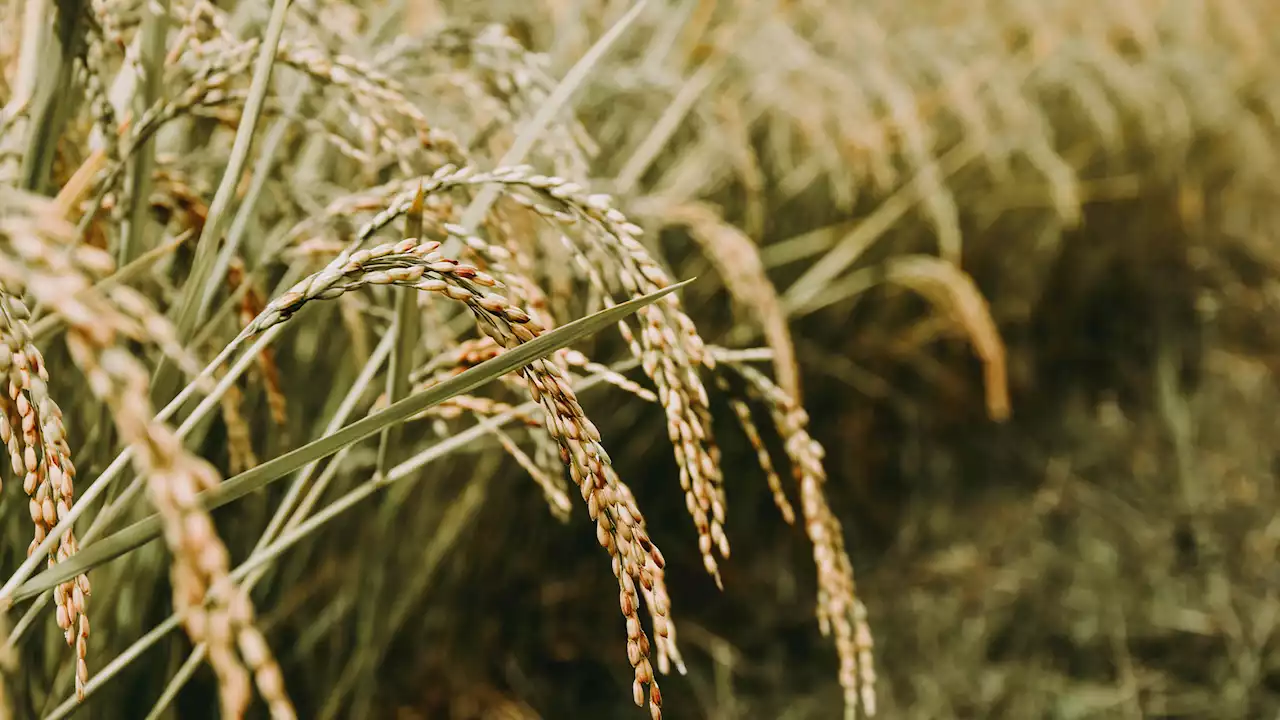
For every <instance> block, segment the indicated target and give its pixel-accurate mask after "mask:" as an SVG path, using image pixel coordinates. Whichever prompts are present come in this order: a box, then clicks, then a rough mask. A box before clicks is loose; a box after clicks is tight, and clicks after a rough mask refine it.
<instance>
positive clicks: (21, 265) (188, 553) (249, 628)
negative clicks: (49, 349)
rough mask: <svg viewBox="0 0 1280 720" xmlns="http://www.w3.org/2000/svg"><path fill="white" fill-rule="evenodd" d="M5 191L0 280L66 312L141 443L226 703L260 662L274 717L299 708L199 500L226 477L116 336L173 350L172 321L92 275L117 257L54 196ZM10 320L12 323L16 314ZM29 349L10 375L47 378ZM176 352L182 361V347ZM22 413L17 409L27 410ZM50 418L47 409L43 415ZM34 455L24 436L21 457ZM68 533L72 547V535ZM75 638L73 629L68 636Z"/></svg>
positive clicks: (88, 361) (198, 632)
mask: <svg viewBox="0 0 1280 720" xmlns="http://www.w3.org/2000/svg"><path fill="white" fill-rule="evenodd" d="M4 201H5V202H6V204H8V205H10V206H11V207H6V208H5V210H6V212H5V213H3V214H2V215H0V287H4V288H5V289H6V290H8V291H9V294H10V295H11V296H16V293H17V292H19V291H22V290H25V291H27V292H29V293H30V294H31V296H32V297H33V298H35V299H36V300H38V301H39V302H41V303H43V304H45V305H46V306H48V307H50V308H51V309H52V310H54V311H55V312H57V313H58V314H59V315H61V316H62V318H63V319H64V321H65V322H66V325H67V346H68V349H69V350H70V354H71V358H72V360H73V361H74V362H75V364H76V365H77V366H78V367H79V368H80V370H81V372H82V373H83V374H84V376H85V379H86V381H87V385H88V389H89V391H90V392H91V393H92V394H93V395H94V396H95V397H97V398H99V399H101V400H103V401H104V402H105V403H106V405H107V406H108V407H109V408H110V410H111V413H112V417H113V419H114V421H115V424H116V428H117V429H118V431H119V432H120V436H121V437H122V439H123V440H124V441H125V442H126V443H127V444H128V445H129V447H130V448H131V449H132V450H133V460H134V464H135V466H136V467H137V469H138V472H139V474H140V475H141V476H142V477H144V478H145V479H146V481H147V490H148V495H149V497H150V498H151V501H152V503H153V504H154V505H155V507H156V509H157V511H158V512H159V515H160V518H161V520H162V522H163V526H164V537H165V540H166V542H167V543H168V545H169V548H170V551H171V553H172V556H173V566H172V571H171V575H172V581H173V592H174V604H175V606H176V607H177V608H179V609H181V610H182V611H184V613H185V615H184V624H185V627H186V629H187V632H188V634H189V635H190V636H191V637H192V639H193V640H195V641H197V642H206V643H208V647H209V659H210V663H211V664H212V665H213V668H214V670H215V672H216V673H217V674H218V676H219V681H220V682H219V686H220V693H221V703H222V709H223V713H224V715H226V716H228V717H242V716H243V714H244V712H245V710H246V708H247V707H248V704H249V701H250V698H251V690H250V683H251V680H250V676H251V674H252V677H253V679H254V680H256V682H257V685H258V689H259V692H261V694H262V696H263V698H264V699H265V700H266V702H267V704H268V706H269V707H270V708H271V712H272V715H273V717H277V718H292V717H296V714H295V713H294V711H293V706H292V703H291V702H290V700H289V698H288V696H287V695H286V693H285V690H284V683H283V679H282V676H281V674H280V668H279V666H278V665H277V664H276V662H275V659H274V658H273V657H272V654H271V651H270V649H269V648H268V647H267V644H266V641H265V639H264V638H263V636H262V634H261V632H260V631H259V630H258V629H257V627H256V626H255V625H254V623H253V608H252V606H251V604H250V602H249V599H248V596H247V595H246V594H245V593H244V591H243V589H242V588H240V587H239V586H238V585H236V584H235V583H234V582H233V581H232V580H231V577H230V575H229V569H228V565H229V557H228V554H227V550H226V547H225V546H224V545H223V544H222V541H221V539H220V538H218V535H217V532H216V529H215V528H214V525H213V521H212V519H210V517H209V515H208V513H207V511H205V510H204V508H203V507H202V506H201V505H200V503H199V501H198V500H197V495H198V493H200V492H201V491H203V490H207V489H210V488H213V487H215V486H217V485H218V483H219V482H220V481H221V479H220V478H219V476H218V474H217V471H216V470H214V468H213V467H212V466H211V465H209V464H208V463H206V462H204V461H203V460H200V459H199V458H197V457H195V456H194V455H192V454H191V453H190V452H189V451H187V450H186V448H184V447H183V445H182V442H181V441H180V439H179V438H178V436H177V435H176V434H175V433H174V432H173V431H172V430H171V429H170V428H169V427H167V426H166V425H164V424H163V423H160V422H157V421H155V420H154V412H153V411H152V409H151V404H150V397H149V373H148V372H147V370H146V368H145V366H143V365H142V363H141V362H139V360H138V359H137V358H136V357H134V356H133V354H132V353H130V352H129V351H128V350H126V349H125V348H124V347H122V346H121V344H120V342H119V341H120V339H121V338H123V337H135V338H139V339H143V338H145V339H148V340H150V341H151V342H154V343H157V344H159V345H160V346H161V347H162V348H168V349H169V353H170V354H171V355H173V354H177V355H179V356H180V355H181V349H180V348H176V345H177V343H176V341H175V340H174V337H173V332H172V328H171V327H170V326H168V324H167V323H166V322H165V321H164V320H163V318H162V317H161V316H159V315H158V314H157V313H156V312H155V311H154V310H153V309H151V308H150V307H149V305H148V304H147V303H146V301H145V300H144V299H143V298H142V297H141V296H140V295H138V294H137V293H135V292H133V291H131V290H128V289H127V288H123V287H117V288H114V289H112V290H110V291H108V292H107V293H106V294H104V293H102V292H99V291H98V290H97V289H95V288H94V287H93V286H92V284H91V278H94V277H99V276H101V275H102V274H104V273H105V272H106V271H107V270H109V269H110V268H111V260H110V258H109V257H108V256H107V255H106V254H105V253H104V252H102V251H100V250H97V249H95V248H92V247H89V246H85V245H77V246H72V245H70V244H69V239H70V238H71V237H72V229H71V228H70V227H69V226H67V225H66V224H65V222H63V221H61V219H59V218H57V217H56V215H55V214H54V213H53V212H51V210H52V207H53V206H51V205H49V204H47V203H42V202H41V201H39V200H36V199H34V198H28V197H25V196H24V197H19V198H16V199H13V198H6V199H4ZM16 308H17V305H16V303H15V302H13V301H11V298H9V299H7V302H6V310H7V313H6V314H7V315H8V316H9V317H20V316H21V313H20V312H18V311H16V310H15V309H16ZM20 319H24V320H25V318H24V317H20ZM9 327H10V329H12V327H13V324H12V323H11V324H10V325H9ZM25 355H26V359H25V360H24V361H18V360H15V361H14V362H13V365H12V366H11V368H10V379H11V382H12V379H13V377H14V371H15V368H17V372H18V375H19V377H21V376H22V372H23V369H22V368H23V367H24V365H25V371H26V373H27V375H28V376H29V378H30V379H31V380H34V379H37V378H39V379H41V380H43V379H46V378H47V374H46V375H44V376H43V377H42V376H41V369H42V367H43V364H42V363H39V362H38V361H37V362H36V363H34V364H33V363H32V360H33V358H32V356H31V353H30V352H27V353H25ZM178 359H179V361H180V362H181V361H182V358H181V357H179V358H178ZM32 371H34V373H35V374H34V375H31V373H32ZM33 387H36V388H38V387H39V385H37V384H36V383H34V382H28V384H27V386H26V388H25V389H26V391H27V392H26V395H25V397H27V398H28V400H30V392H31V388H33ZM36 400H37V404H36V407H37V409H40V410H43V409H44V406H41V405H40V403H39V400H40V398H39V397H38V392H37V397H36ZM48 407H50V408H52V405H49V406H48ZM18 415H19V417H21V412H19V413H18ZM54 416H56V413H54V412H52V410H50V411H49V412H47V413H46V415H45V417H46V418H47V419H52V418H53V417H54ZM50 426H51V423H49V422H47V421H46V423H45V427H50ZM42 431H43V428H42ZM25 432H26V431H25V428H24V433H25ZM45 432H46V435H47V437H45V439H44V445H45V447H46V448H52V449H53V451H54V452H53V453H50V455H51V456H53V455H55V454H56V452H57V451H58V449H59V446H58V443H57V442H53V441H51V439H50V438H59V441H60V440H61V438H64V437H65V433H63V434H58V432H57V431H56V430H50V431H45ZM16 434H17V433H14V435H16ZM33 452H34V451H33ZM28 455H29V453H27V452H26V448H24V458H23V460H24V469H25V466H26V465H27V464H28V463H26V459H27V456H28ZM31 457H32V459H33V460H34V461H36V462H33V463H31V464H34V465H35V466H36V467H37V468H38V467H39V462H38V457H36V456H31ZM50 459H51V462H50V465H47V466H46V467H52V466H53V465H57V466H58V467H59V469H60V470H61V469H62V463H63V462H66V460H65V459H64V458H62V457H60V456H58V457H57V459H56V460H54V459H53V458H52V457H51V458H50ZM68 466H69V464H68ZM67 477H68V476H67V474H66V473H63V474H62V475H61V480H62V481H63V482H62V483H59V484H60V485H63V487H59V488H54V483H53V480H54V479H55V476H54V473H53V472H52V471H50V472H49V474H48V476H47V481H48V485H49V490H48V493H49V495H48V496H47V497H45V498H41V499H40V504H41V517H40V521H39V522H43V523H44V525H45V526H46V527H47V526H48V525H51V524H52V521H53V520H56V519H57V517H58V512H59V511H61V512H63V513H65V512H66V509H69V504H66V505H63V504H61V501H62V500H65V501H66V503H69V502H70V498H69V494H68V496H66V497H63V496H62V495H59V496H57V497H58V498H60V499H59V500H58V501H57V502H55V510H54V512H53V513H49V514H46V513H45V512H44V507H43V506H44V504H45V502H44V501H45V500H50V501H53V500H54V495H53V492H54V491H55V490H56V491H57V492H59V493H61V491H62V490H63V489H66V486H65V481H66V479H67ZM28 484H31V485H34V489H35V490H36V492H37V493H39V492H40V487H42V483H41V480H40V478H39V477H37V479H36V480H35V481H34V482H32V481H30V480H28ZM64 508H66V509H64ZM32 514H33V516H34V515H35V513H34V512H33V513H32ZM71 542H72V549H74V540H72V541H71ZM74 583H75V584H74V586H73V587H68V586H67V585H64V586H63V588H61V589H60V593H61V595H62V598H61V600H60V601H59V603H58V613H59V622H60V623H61V622H62V621H63V616H64V614H65V615H66V619H67V622H68V627H70V623H71V621H72V620H75V621H76V623H77V629H76V632H77V635H76V637H77V638H78V639H77V643H76V644H77V654H78V655H79V661H78V663H77V680H78V683H79V685H80V687H81V688H83V683H84V681H85V677H86V676H87V668H85V666H84V663H83V653H82V652H81V651H80V648H81V647H83V643H82V639H83V637H84V636H87V634H88V623H87V620H86V619H85V617H84V616H83V614H82V610H83V598H82V595H83V591H84V590H85V589H87V582H86V583H85V585H84V586H83V587H82V586H81V585H80V581H79V580H78V579H77V580H76V581H74ZM77 589H78V590H80V595H77V593H76V591H77ZM56 598H57V596H55V599H56ZM73 611H74V612H76V617H74V618H72V612H73ZM81 628H83V629H81ZM71 639H73V636H72V635H71V633H70V630H68V640H71Z"/></svg>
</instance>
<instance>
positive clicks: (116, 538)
mask: <svg viewBox="0 0 1280 720" xmlns="http://www.w3.org/2000/svg"><path fill="white" fill-rule="evenodd" d="M691 282H693V279H692V278H691V279H689V280H685V281H684V282H681V283H676V284H674V285H671V286H669V287H666V288H663V289H662V290H658V291H656V292H653V293H650V294H648V295H644V296H641V297H638V298H634V299H632V300H628V301H627V302H625V303H621V304H619V305H615V306H613V307H611V308H606V309H604V310H601V311H600V312H598V313H595V314H592V315H588V316H587V317H584V318H581V319H579V320H575V321H573V322H571V323H569V324H567V325H563V326H561V327H559V328H556V329H555V330H551V331H549V332H546V333H544V334H542V335H540V336H539V337H536V338H534V339H533V340H531V341H529V342H527V343H524V344H523V345H521V346H520V347H517V348H514V349H512V350H508V351H506V352H504V353H502V354H501V355H499V356H497V357H495V358H493V359H491V360H486V361H485V362H482V363H480V364H479V365H477V366H475V367H473V368H471V369H470V370H467V371H465V372H462V373H460V374H458V375H455V376H454V377H452V378H449V379H448V380H445V381H444V382H442V383H440V384H439V385H435V386H432V387H430V388H427V389H426V390H424V391H422V392H420V393H416V394H414V395H410V396H409V397H407V398H405V399H403V400H401V401H400V402H397V403H395V404H394V405H391V406H390V407H387V408H386V409H384V410H381V411H379V412H376V413H374V414H372V415H368V416H366V417H364V418H363V419H361V420H357V421H356V422H354V423H352V424H350V425H348V426H346V427H344V428H342V429H341V430H339V431H337V432H335V433H333V434H332V435H327V436H325V437H322V438H320V439H318V440H315V441H313V442H310V443H307V444H306V445H303V446H302V447H300V448H297V449H296V450H293V451H291V452H288V453H285V454H284V455H281V456H279V457H276V458H273V459H271V460H269V461H267V462H265V463H263V464H261V465H259V466H257V467H255V468H253V469H252V470H249V471H247V472H243V473H240V474H239V475H237V476H235V477H233V478H230V479H228V480H227V481H226V482H224V483H222V484H221V485H219V486H218V487H217V488H214V489H212V490H206V491H205V492H203V493H201V494H200V503H201V504H202V505H203V506H204V507H206V508H209V509H213V508H217V507H221V506H223V505H226V504H227V503H230V502H232V501H234V500H238V499H240V498H242V497H244V496H245V495H248V494H249V493H252V492H255V491H257V490H260V489H262V488H264V487H266V486H267V485H270V484H271V483H273V482H275V481H276V480H279V479H280V478H283V477H286V476H288V475H289V474H290V473H292V472H294V471H295V470H298V469H299V468H301V467H303V466H305V465H306V464H307V463H310V462H313V461H316V460H320V459H321V458H325V457H328V456H330V455H332V454H334V453H336V452H338V451H339V450H341V449H342V448H343V447H346V446H347V445H350V444H352V443H356V442H359V441H361V440H364V439H365V438H368V437H371V436H373V435H375V434H377V433H378V432H380V431H381V430H382V429H383V428H385V427H389V426H391V425H393V424H396V423H401V422H404V421H405V420H408V419H409V418H411V417H413V416H414V415H417V414H418V413H420V412H422V411H423V410H426V409H427V408H430V407H432V406H435V405H438V404H440V403H442V402H444V401H445V400H448V399H449V398H452V397H455V396H458V395H461V394H463V393H467V392H470V391H471V390H474V389H475V388H477V387H480V386H481V385H484V384H485V383H487V382H489V381H491V380H493V379H495V378H498V377H501V376H503V375H506V374H507V373H509V372H512V371H513V370H516V369H518V368H521V367H523V366H525V365H528V364H529V363H531V362H533V361H534V360H537V359H539V358H542V357H545V356H547V355H549V354H551V353H553V352H555V351H556V350H559V349H560V348H563V347H566V346H568V345H570V344H572V343H574V342H576V341H578V340H580V339H582V338H584V337H587V336H589V335H592V334H594V333H596V332H598V331H600V330H601V329H603V328H605V327H608V326H609V325H612V324H614V323H616V322H618V321H619V320H622V319H624V318H626V317H628V316H630V315H631V314H633V313H635V312H636V311H638V310H640V309H641V308H643V307H645V306H646V305H649V304H650V303H653V302H654V301H656V300H658V299H659V298H661V297H662V296H664V295H667V294H668V293H671V292H674V291H676V290H678V289H680V288H682V287H684V286H685V285H688V284H689V283H691ZM160 534H161V525H160V518H159V517H158V516H156V515H151V516H150V517H148V518H146V519H143V520H140V521H138V522H136V523H134V524H133V525H130V526H129V527H127V528H125V529H123V530H121V531H119V532H117V533H115V534H113V535H111V536H109V537H106V538H103V539H102V540H100V541H98V542H96V543H93V544H91V545H89V546H88V547H86V548H84V549H83V550H81V551H80V552H79V553H77V554H76V555H75V556H74V557H72V558H70V559H69V560H67V561H66V562H63V563H59V564H57V565H55V566H54V567H52V568H49V569H48V570H45V571H44V572H42V573H40V574H39V575H36V576H35V577H33V578H31V579H30V580H28V581H27V582H25V583H23V584H22V586H21V587H20V588H18V590H17V591H16V592H15V593H14V596H13V599H14V601H15V602H17V601H21V600H24V599H27V598H31V597H35V596H36V595H39V594H40V593H42V592H44V591H45V590H49V589H51V588H53V587H55V586H57V585H59V584H60V583H63V582H66V581H67V580H69V579H71V578H73V577H75V576H76V575H79V574H80V573H83V572H85V571H87V570H89V569H90V568H93V567H97V566H98V565H101V564H103V563H105V562H107V561H109V560H113V559H115V558H117V557H119V556H121V555H124V554H125V553H127V552H129V551H130V550H133V549H135V548H137V547H140V546H142V545H144V544H146V543H148V542H150V541H151V540H154V539H155V538H157V537H159V536H160Z"/></svg>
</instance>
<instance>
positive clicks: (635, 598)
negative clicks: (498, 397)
mask: <svg viewBox="0 0 1280 720" xmlns="http://www.w3.org/2000/svg"><path fill="white" fill-rule="evenodd" d="M439 248H440V243H439V242H437V241H427V242H420V241H418V240H415V239H413V238H408V239H405V240H402V241H400V242H398V243H387V244H382V245H378V246H376V247H373V248H370V249H367V250H358V251H356V252H352V253H344V254H343V255H341V256H339V257H338V258H337V259H336V260H335V261H334V262H332V263H330V265H329V266H328V267H326V268H325V269H324V270H322V271H320V272H318V273H316V274H314V275H312V276H310V277H308V278H306V279H304V280H302V281H300V282H299V283H297V284H296V285H294V286H293V287H292V288H291V289H290V290H288V291H287V292H285V293H284V294H282V295H281V296H279V297H277V298H276V299H274V300H273V301H271V302H270V303H268V305H267V307H266V309H265V310H263V312H262V314H260V315H259V316H258V318H257V319H256V320H255V321H254V322H253V323H251V324H250V326H249V328H248V331H249V332H250V333H258V332H262V331H265V330H267V329H268V328H270V327H272V326H274V325H276V324H278V323H281V322H284V321H286V320H288V319H289V318H290V317H291V316H292V315H293V314H294V313H296V312H297V311H298V310H299V309H301V308H302V307H303V306H304V305H305V304H307V303H308V302H312V301H316V300H332V299H336V298H338V297H341V296H342V295H344V294H346V293H348V292H352V291H354V290H357V289H359V288H361V287H364V286H366V285H401V286H405V287H410V288H414V289H417V290H420V291H424V292H431V293H436V294H438V295H441V296H443V297H445V298H448V299H449V300H453V301H456V302H462V303H465V304H466V306H467V308H468V309H469V310H470V311H471V312H472V313H473V315H474V316H475V318H476V321H477V325H478V326H479V327H480V329H481V331H482V332H484V334H485V335H486V336H488V337H489V338H490V339H491V340H493V341H494V342H495V343H497V344H498V345H500V346H501V347H503V348H507V349H510V348H513V347H516V346H518V345H520V344H521V343H524V342H528V341H530V340H532V339H533V338H535V337H537V335H538V334H540V333H541V332H542V331H543V329H542V327H541V326H539V325H538V324H537V323H536V322H535V321H534V320H533V319H532V318H531V317H530V316H529V314H528V313H526V312H525V311H524V310H522V309H520V308H519V307H516V306H515V305H512V304H511V303H510V302H509V301H508V300H507V299H506V298H505V297H503V296H502V295H499V294H497V293H496V292H492V291H491V290H490V289H491V288H495V287H497V286H498V282H497V280H495V279H494V278H493V277H492V276H490V275H489V274H488V273H485V272H483V271H480V270H478V269H476V268H475V267H474V266H472V265H467V264H465V263H459V262H457V261H454V260H451V259H448V258H445V257H444V256H443V255H442V254H441V253H440V252H439ZM521 375H522V376H523V377H524V379H525V381H526V383H527V386H528V390H529V393H530V395H531V396H532V397H533V399H534V400H535V401H537V402H539V403H540V404H541V405H542V407H543V409H544V410H545V411H546V418H545V424H546V428H547V431H548V432H549V433H550V434H551V436H552V437H553V438H555V440H556V442H557V444H558V445H559V448H560V459H561V462H562V463H563V464H564V465H565V466H566V467H568V469H569V474H570V477H571V478H572V479H573V482H574V483H575V484H576V485H577V486H578V488H579V490H580V492H581V495H582V499H583V501H584V502H586V504H587V509H588V513H589V515H590V517H591V519H592V520H593V521H594V522H595V523H596V539H597V541H598V542H599V543H600V545H601V547H603V548H604V549H605V550H606V551H607V552H608V553H609V556H610V559H611V561H612V567H613V573H614V576H615V577H616V578H617V581H618V591H619V606H620V609H621V610H622V614H623V617H624V618H625V619H626V625H627V657H628V659H629V660H630V662H631V665H632V667H633V669H634V681H633V690H634V695H635V700H636V703H637V704H638V705H643V704H644V701H645V688H646V686H647V687H648V705H649V708H650V712H651V714H652V716H653V717H654V718H655V719H656V718H660V717H661V708H662V694H661V692H660V690H659V689H658V684H657V681H656V678H655V677H654V668H653V665H652V664H651V662H650V659H649V658H650V655H651V652H652V648H651V646H650V642H649V638H648V635H647V634H646V633H645V631H644V629H643V627H642V625H641V622H640V616H639V608H640V594H641V593H643V594H644V596H645V600H646V603H647V605H648V607H649V609H650V612H651V615H652V619H653V625H654V633H655V634H656V636H657V637H658V638H659V641H658V643H659V651H660V652H661V653H662V654H663V656H675V657H678V651H675V650H674V645H673V643H672V641H671V638H672V634H671V633H672V630H671V623H670V621H669V617H668V613H669V609H670V598H669V596H668V595H667V590H666V583H665V581H664V576H663V567H664V566H665V561H664V559H663V556H662V553H661V552H660V551H659V550H658V548H657V546H656V545H654V544H653V542H652V540H650V539H649V536H648V532H647V531H646V530H645V526H644V516H643V515H642V514H641V513H640V509H639V507H637V505H636V503H635V498H634V496H633V495H632V494H631V491H630V489H629V488H627V486H626V485H625V484H624V483H623V482H622V480H621V479H620V478H619V477H618V476H617V473H616V472H614V470H613V467H612V464H611V461H610V459H609V455H608V454H607V453H606V452H605V450H604V447H603V446H602V445H601V444H600V433H599V431H598V430H597V429H596V427H595V425H594V424H593V423H592V422H591V421H590V420H589V419H587V417H586V414H585V413H584V412H583V410H582V406H581V405H580V404H579V403H578V399H577V396H576V394H575V393H574V392H573V389H572V388H571V387H570V385H569V377H568V375H567V373H566V372H565V371H564V370H563V369H562V368H561V367H560V366H559V365H558V364H557V363H556V362H554V361H549V360H545V359H539V360H536V361H534V362H532V363H530V364H529V365H528V366H526V367H525V368H523V369H522V370H521Z"/></svg>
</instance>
